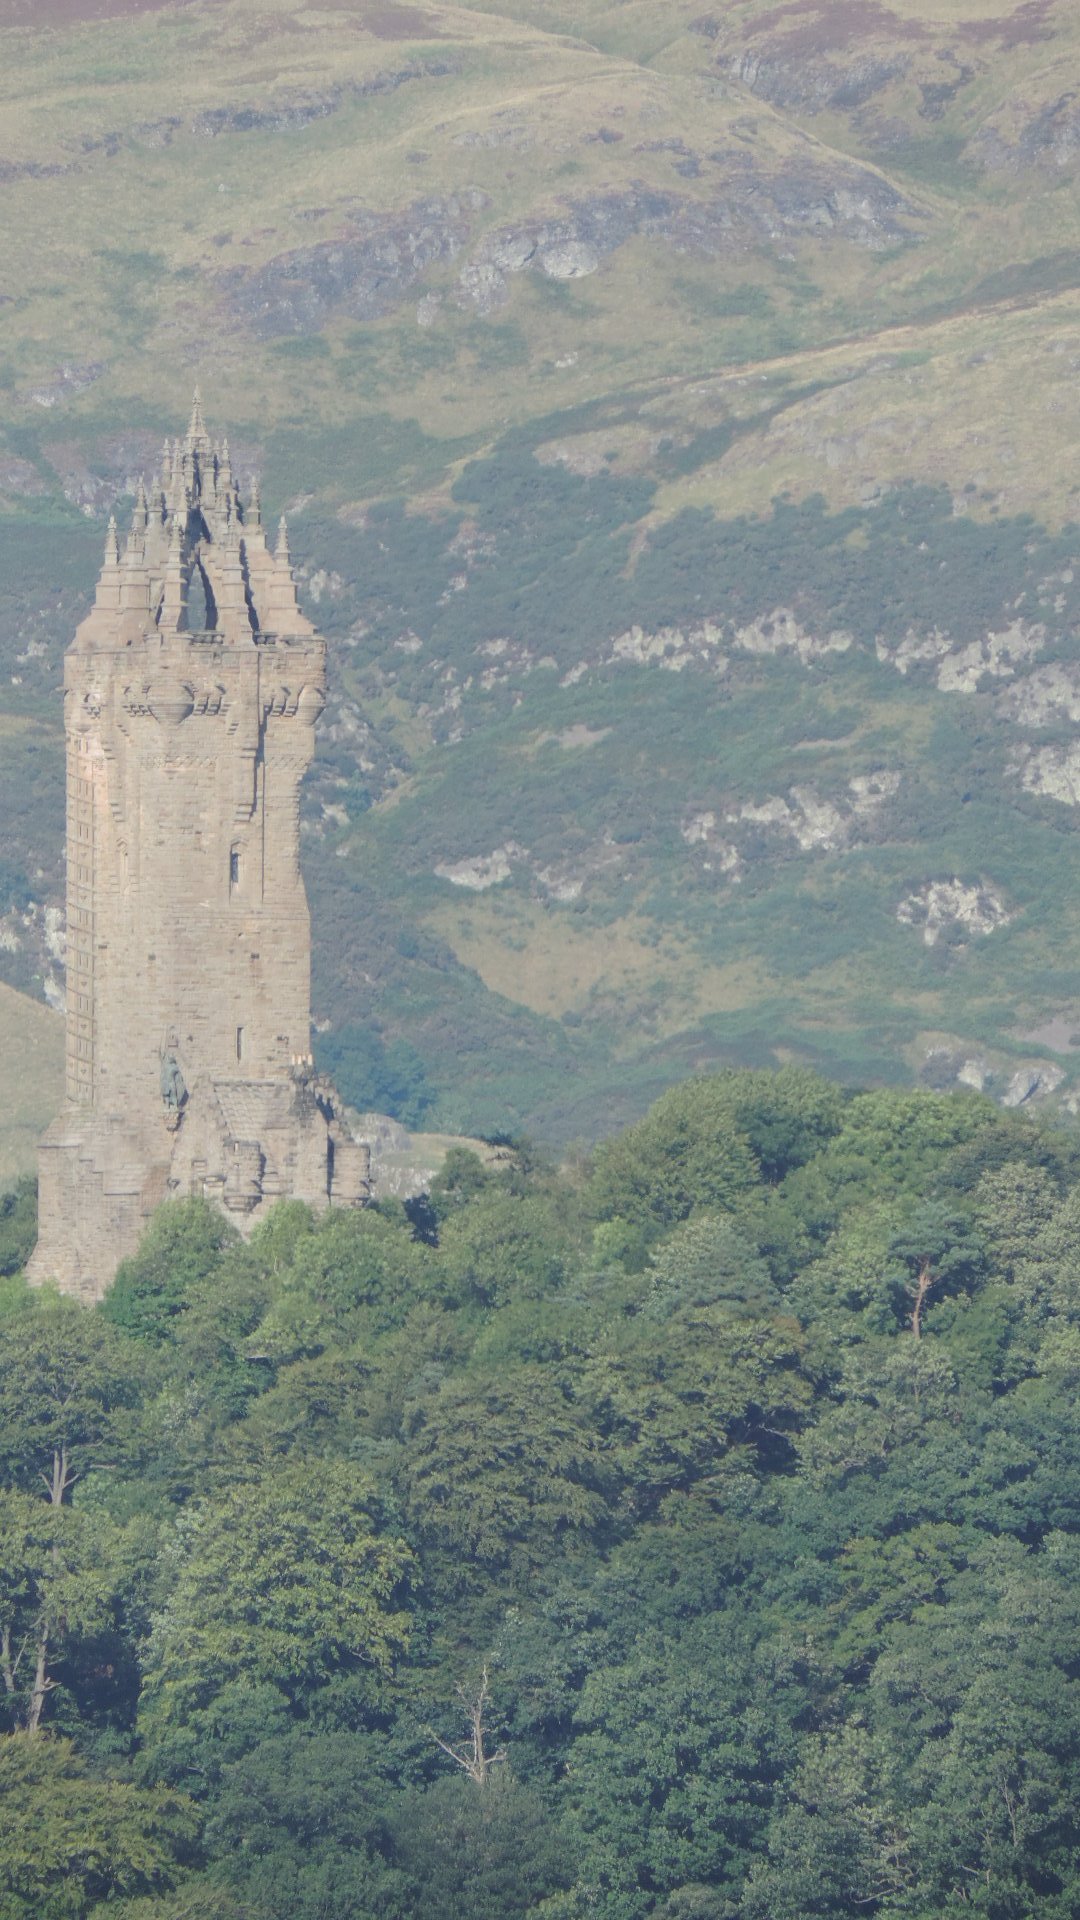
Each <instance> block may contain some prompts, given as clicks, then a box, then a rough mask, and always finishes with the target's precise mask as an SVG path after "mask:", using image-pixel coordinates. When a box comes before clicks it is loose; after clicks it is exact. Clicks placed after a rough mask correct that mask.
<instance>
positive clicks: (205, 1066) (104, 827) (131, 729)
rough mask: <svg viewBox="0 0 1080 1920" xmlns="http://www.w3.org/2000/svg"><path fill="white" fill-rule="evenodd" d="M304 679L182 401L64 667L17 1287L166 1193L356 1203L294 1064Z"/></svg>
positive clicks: (125, 1244) (303, 951)
mask: <svg viewBox="0 0 1080 1920" xmlns="http://www.w3.org/2000/svg"><path fill="white" fill-rule="evenodd" d="M193 583H194V584H195V587H196V589H197V592H193V591H192V588H193ZM189 600H190V603H191V605H192V606H193V607H194V606H195V605H196V604H198V605H199V608H200V614H199V618H200V625H199V629H198V631H195V632H193V631H191V630H189V626H188V606H189ZM203 605H205V609H206V611H205V615H203V614H202V611H201V609H202V606H203ZM324 686H325V645H324V642H323V641H322V639H321V638H320V637H319V636H318V635H317V634H316V633H315V631H314V629H313V628H312V626H311V624H310V622H309V621H308V620H306V619H305V618H304V615H303V614H302V613H301V612H300V609H299V606H298V604H297V597H296V585H295V581H294V578H293V572H292V565H291V562H290V558H289V548H288V538H287V534H286V531H285V527H284V522H282V525H281V527H280V529H279V531H278V536H277V541H276V544H275V545H274V547H273V548H271V547H270V545H269V543H268V542H267V539H266V535H265V532H264V529H263V526H262V523H261V518H260V514H259V507H258V496H257V494H254V493H253V496H252V500H251V502H250V503H249V504H248V506H247V507H246V508H245V505H244V503H243V501H242V500H241V497H240V493H239V490H238V489H237V487H236V484H235V482H234V480H233V478H232V470H231V467H230V465H229V459H228V448H227V444H224V443H223V444H222V445H217V444H215V443H214V442H213V441H212V440H211V438H210V436H209V434H208V433H207V432H206V429H205V427H204V425H203V421H202V413H201V409H200V406H199V403H198V399H196V404H195V408H194V411H193V414H192V420H191V425H190V427H189V429H188V433H187V436H186V438H185V439H184V440H183V441H182V442H181V441H177V442H176V443H175V444H174V445H170V444H169V443H168V442H166V445H165V450H164V455H163V461H162V470H161V472H160V474H158V475H157V476H156V477H155V479H154V481H153V483H152V485H151V487H150V490H149V493H147V492H146V491H145V490H144V489H143V488H141V487H140V490H139V497H138V501H137V504H136V508H135V514H134V518H133V521H132V526H131V531H130V533H129V535H128V537H127V540H126V543H125V545H124V548H123V552H121V548H120V542H119V539H118V537H117V533H116V528H115V524H113V523H112V522H110V526H109V533H108V537H107V540H106V546H105V562H104V565H103V567H102V572H101V578H100V581H99V584H98V590H97V596H96V600H95V603H94V607H93V609H92V611H91V612H90V614H89V615H88V616H87V618H86V619H85V620H84V621H83V623H82V626H81V627H80V628H79V630H78V633H77V634H76V636H75V639H74V642H73V643H72V646H71V647H70V649H69V651H68V655H67V660H66V663H65V712H66V715H67V855H68V962H67V965H68V995H67V1098H66V1101H65V1105H64V1109H63V1111H62V1112H61V1114H60V1115H59V1116H58V1117H57V1119H56V1120H55V1121H54V1122H53V1125H52V1126H51V1127H50V1128H49V1131H48V1133H47V1134H46V1135H45V1138H44V1140H43V1142H42V1146H41V1153H40V1218H41V1228H40V1239H39V1242H38V1246H37V1249H36V1252H35V1254H34V1256H33V1259H32V1262H31V1267H30V1274H31V1278H32V1279H34V1280H36V1281H44V1280H56V1281H58V1282H59V1284H60V1286H61V1287H62V1288H63V1289H64V1290H65V1291H67V1292H70V1293H75V1294H78V1295H80V1296H81V1297H83V1298H85V1299H95V1298H98V1297H100V1295H101V1293H102V1292H103V1291H104V1289H105V1288H106V1287H107V1285H108V1283H109V1281H110V1280H111V1279H112V1276H113V1274H114V1273H115V1271H116V1267H117V1265H118V1263H119V1261H120V1260H121V1259H123V1258H124V1257H125V1255H127V1254H128V1253H130V1252H131V1251H132V1250H133V1249H134V1247H135V1246H136V1244H137V1242H138V1240H139V1237H140V1235H141V1233H142V1231H143V1229H144V1227H145V1225H146V1222H147V1220H148V1218H149V1215H150V1213H151V1212H152V1210H153V1208H154V1207H155V1206H156V1205H157V1204H158V1203H159V1201H160V1200H161V1199H162V1198H163V1197H165V1196H167V1195H170V1194H171V1195H176V1194H181V1195H182V1194H188V1193H201V1194H206V1195H208V1196H209V1197H210V1198H211V1199H213V1200H214V1201H215V1202H216V1203H217V1204H219V1205H221V1206H223V1207H224V1208H225V1209H227V1211H228V1212H229V1214H230V1216H231V1217H232V1219H233V1220H235V1221H236V1223H237V1225H238V1226H239V1227H240V1228H241V1231H243V1232H247V1231H249V1230H250V1228H251V1227H252V1226H253V1225H254V1224H255V1223H256V1222H257V1221H258V1219H260V1218H261V1217H262V1215H263V1214H264V1213H265V1211H266V1209H267V1207H268V1206H269V1205H271V1204H272V1203H273V1201H274V1200H275V1199H277V1198H279V1197H281V1196H292V1197H295V1198H299V1199H303V1200H306V1201H308V1202H309V1203H310V1204H311V1205H313V1206H315V1207H325V1206H327V1205H329V1204H331V1202H334V1203H339V1204H342V1205H348V1206H357V1205H362V1204H363V1203H364V1202H365V1200H366V1199H367V1197H368V1193H369V1168H368V1156H367V1148H366V1147H364V1146H363V1145H362V1144H360V1143H357V1142H355V1141H353V1140H352V1138H351V1136H350V1135H349V1132H348V1129H347V1127H346V1126H345V1124H344V1120H343V1116H342V1112H341V1106H340V1102H339V1100H338V1098H337V1095H336V1094H335V1093H334V1090H333V1088H332V1087H330V1086H328V1084H327V1083H325V1082H323V1081H320V1080H317V1079H316V1077H315V1076H314V1075H313V1073H312V1071H311V1069H310V1052H309V1047H310V1039H309V1035H310V1010H309V976H310V944H311V936H310V924H309V918H308V908H307V900H306V898H305V894H304V886H303V881H302V879H301V875H300V865H299V787H300V780H301V778H302V776H303V773H304V771H305V769H306V767H307V766H308V764H309V762H310V759H311V755H312V751H313V747H314V726H315V721H316V720H317V718H318V716H319V714H320V713H321V712H322V708H323V704H324V700H325V692H324Z"/></svg>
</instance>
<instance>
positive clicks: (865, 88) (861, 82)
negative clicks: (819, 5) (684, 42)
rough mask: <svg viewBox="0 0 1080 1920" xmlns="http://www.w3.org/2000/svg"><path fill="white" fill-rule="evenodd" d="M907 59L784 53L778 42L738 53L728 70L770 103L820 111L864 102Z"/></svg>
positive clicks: (847, 109)
mask: <svg viewBox="0 0 1080 1920" xmlns="http://www.w3.org/2000/svg"><path fill="white" fill-rule="evenodd" d="M909 65H910V60H909V59H908V58H907V57H906V56H905V55H904V54H902V53H892V54H857V55H856V56H855V58H854V59H852V60H850V61H844V62H843V63H841V62H839V61H836V60H830V59H828V58H827V57H826V56H824V55H821V54H819V55H817V56H816V57H815V56H811V57H810V58H809V59H808V58H807V57H806V56H805V54H802V55H800V54H799V53H793V52H785V50H784V49H783V46H782V43H781V45H780V46H779V47H776V48H772V49H762V50H758V49H757V48H754V49H753V50H752V51H750V52H747V53H743V54H739V55H738V56H737V57H736V58H735V59H733V60H731V61H729V62H728V66H727V71H728V72H729V73H730V74H731V76H732V78H733V79H734V80H738V81H741V83H742V85H743V86H744V87H748V88H749V90H750V92H751V93H755V94H757V96H758V98H759V99H760V100H767V101H768V102H769V104H770V106H774V107H793V108H795V109H796V110H797V111H801V112H804V113H805V112H809V113H825V112H827V111H828V110H829V109H830V108H832V109H834V110H836V111H839V112H850V111H851V110H852V109H853V108H855V107H861V106H863V105H865V103H866V102H867V101H868V100H871V99H873V97H874V95H875V94H876V93H880V92H881V91H882V89H883V88H884V87H887V86H888V85H889V83H890V81H892V80H899V79H902V78H903V76H904V74H905V73H906V72H907V70H908V67H909Z"/></svg>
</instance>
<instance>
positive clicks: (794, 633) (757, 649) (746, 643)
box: [732, 607, 855, 667]
mask: <svg viewBox="0 0 1080 1920" xmlns="http://www.w3.org/2000/svg"><path fill="white" fill-rule="evenodd" d="M732 644H733V645H734V646H736V647H739V648H740V649H741V650H742V652H743V653H761V654H768V653H794V654H796V655H797V656H798V658H799V659H800V660H801V661H802V663H803V666H804V667H805V666H806V665H807V664H808V662H809V661H811V660H820V659H821V658H822V656H823V655H825V654H827V653H847V651H848V649H849V647H853V646H854V645H855V639H854V635H853V634H850V633H845V632H844V631H843V630H842V629H840V628H836V629H834V630H833V631H832V632H830V633H824V634H815V633H810V632H808V631H807V629H806V628H805V627H803V626H801V625H800V624H799V622H798V620H797V619H796V618H795V615H794V614H793V613H792V612H791V610H790V608H788V607H775V608H774V609H773V611H772V613H770V614H764V615H763V616H762V617H761V619H760V620H753V621H751V622H750V624H749V625H748V626H745V627H736V629H735V633H734V637H733V642H732Z"/></svg>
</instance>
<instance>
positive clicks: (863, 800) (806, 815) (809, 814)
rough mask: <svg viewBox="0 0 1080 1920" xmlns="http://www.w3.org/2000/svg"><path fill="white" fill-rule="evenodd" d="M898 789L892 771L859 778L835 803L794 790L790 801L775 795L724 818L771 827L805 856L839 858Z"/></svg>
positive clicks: (810, 790) (809, 789)
mask: <svg viewBox="0 0 1080 1920" xmlns="http://www.w3.org/2000/svg"><path fill="white" fill-rule="evenodd" d="M899 790H900V775H899V774H898V773H894V772H891V771H884V770H883V771H882V772H880V773H868V774H858V775H856V776H855V778H854V779H853V780H849V782H848V785H847V790H846V792H844V793H842V794H840V795H839V796H838V797H837V799H836V800H823V799H821V797H820V795H818V794H817V793H816V792H815V791H814V789H813V788H812V787H809V786H798V787H792V788H791V790H790V793H789V796H788V798H787V799H786V800H784V799H781V798H780V796H779V795H776V794H772V795H770V797H769V798H768V799H767V800H763V801H761V802H758V803H754V802H748V803H744V804H743V805H742V806H739V807H736V808H733V809H732V811H731V812H729V813H727V814H726V815H725V819H726V821H727V823H728V825H729V826H733V827H738V826H740V825H747V826H759V827H766V828H771V829H773V830H775V831H777V832H779V833H782V834H784V835H785V836H786V837H787V838H789V839H791V840H794V842H795V844H796V846H797V847H799V848H800V850H801V851H802V852H803V853H812V852H816V851H821V852H826V853H835V852H837V851H838V850H839V849H840V848H842V847H848V846H851V845H852V844H853V843H854V841H855V839H856V837H857V835H858V832H859V828H860V826H863V827H865V826H866V825H867V824H869V822H871V821H872V820H873V819H874V818H875V817H876V815H877V814H878V813H880V811H881V809H882V808H883V807H884V806H885V804H886V802H887V801H889V800H891V799H893V798H894V797H895V795H896V794H897V793H898V792H899Z"/></svg>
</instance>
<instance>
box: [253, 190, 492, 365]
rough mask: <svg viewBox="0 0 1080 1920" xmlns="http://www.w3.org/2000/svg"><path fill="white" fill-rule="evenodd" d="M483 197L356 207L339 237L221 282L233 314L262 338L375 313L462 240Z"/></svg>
mask: <svg viewBox="0 0 1080 1920" xmlns="http://www.w3.org/2000/svg"><path fill="white" fill-rule="evenodd" d="M486 205H487V196H486V195H485V194H483V193H480V192H479V191H478V190H477V189H475V188H467V189H465V190H464V191H463V192H461V193H456V194H446V195H443V196H441V197H434V198H430V199H425V200H417V201H414V202H413V204H412V205H411V206H410V207H406V208H403V209H401V210H400V211H398V212H396V213H385V214H376V213H359V212H358V213H356V214H355V215H354V216H353V218H352V219H351V220H350V221H349V223H348V225H347V227H346V229H345V231H344V233H343V234H342V236H341V237H340V238H339V239H335V240H325V241H319V242H317V243H316V244H315V245H314V246H310V247H296V248H293V249H292V251H290V252H288V253H281V254H278V255H276V256H275V258H274V259H272V260H269V261H267V263H266V265H265V266H263V267H259V268H256V269H254V270H253V271H251V272H248V271H247V270H246V269H233V270H231V271H229V272H228V273H224V274H221V275H220V276H219V279H218V285H219V287H220V289H221V292H222V294H223V296H224V298H225V301H226V303H227V305H228V306H229V307H230V309H231V310H232V312H233V314H234V315H235V317H236V319H237V320H238V321H239V322H240V323H241V324H242V325H243V326H245V327H246V328H247V329H248V330H249V331H250V332H251V333H253V334H255V335H256V337H257V338H259V339H261V340H269V339H273V338H275V337H276V336H278V335H281V334H290V333H293V334H308V333H317V332H318V331H319V329H320V328H321V327H323V326H325V325H326V324H327V322H328V321H330V320H331V319H333V318H334V317H336V316H342V315H343V316H347V317H348V318H350V319H354V320H374V319H377V318H379V317H380V316H381V315H382V314H385V313H389V312H391V311H392V310H393V308H394V307H395V306H397V305H398V303H399V302H400V301H401V300H402V299H403V298H405V297H406V295H407V294H408V292H409V290H410V289H411V288H412V287H413V286H414V285H415V282H416V281H417V280H418V279H419V278H420V276H421V275H422V274H423V273H425V272H426V271H427V269H428V268H429V267H432V266H434V265H436V264H437V263H439V262H440V261H446V260H452V259H454V258H455V257H456V255H457V254H459V253H460V252H461V250H462V248H463V247H464V246H465V244H466V241H467V240H468V238H469V234H470V232H471V229H472V222H473V221H474V219H475V217H476V215H477V214H478V213H479V212H480V211H481V210H482V209H483V208H484V207H485V206H486Z"/></svg>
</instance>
